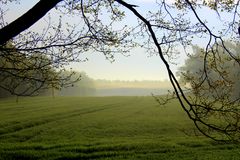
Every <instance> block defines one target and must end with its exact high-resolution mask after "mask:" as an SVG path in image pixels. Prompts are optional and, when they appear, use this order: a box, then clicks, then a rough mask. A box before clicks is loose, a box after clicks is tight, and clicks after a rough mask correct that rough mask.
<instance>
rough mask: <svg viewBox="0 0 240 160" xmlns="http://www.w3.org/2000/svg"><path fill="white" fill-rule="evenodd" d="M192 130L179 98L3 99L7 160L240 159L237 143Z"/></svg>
mask: <svg viewBox="0 0 240 160" xmlns="http://www.w3.org/2000/svg"><path fill="white" fill-rule="evenodd" d="M183 130H184V131H185V132H187V133H188V134H189V135H186V134H185V132H183ZM193 130H194V127H193V125H192V123H191V121H189V120H188V118H187V116H186V114H185V113H184V112H183V111H182V109H181V108H180V107H179V104H178V103H177V102H172V103H170V104H168V106H166V107H163V106H159V105H158V104H157V103H156V102H155V101H154V99H153V98H152V97H98V98H96V97H89V98H88V97H85V98H80V97H56V98H54V99H53V98H49V97H34V98H20V99H19V103H16V102H15V100H14V99H1V100H0V159H4V160H5V159H7V160H11V159H24V160H27V159H34V160H36V159H42V160H45V159H54V160H55V159H57V160H78V159H91V160H92V159H99V160H102V159H105V160H110V159H113V160H120V159H129V160H134V159H142V160H145V159H159V160H165V159H166V160H178V159H179V160H180V159H181V160H182V159H186V160H208V159H209V160H223V159H226V160H237V159H240V146H238V145H237V144H235V145H234V144H217V143H215V142H213V141H211V140H209V139H206V138H205V137H202V136H199V135H198V136H195V135H194V134H193V133H194V131H193Z"/></svg>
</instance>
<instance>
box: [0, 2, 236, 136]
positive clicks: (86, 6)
mask: <svg viewBox="0 0 240 160" xmlns="http://www.w3.org/2000/svg"><path fill="white" fill-rule="evenodd" d="M14 1H15V0H4V1H1V2H0V3H2V5H1V6H3V5H8V4H9V3H14ZM131 3H132V2H128V1H123V0H86V1H84V0H66V1H61V0H52V1H46V0H40V1H39V2H38V3H37V4H36V5H35V6H34V7H33V8H32V9H30V10H29V11H28V12H26V13H25V14H23V15H22V16H20V17H19V18H18V19H16V20H15V21H13V22H12V23H9V24H6V23H5V22H4V11H3V8H1V12H0V13H1V17H2V20H1V23H0V24H1V27H2V28H1V29H0V35H1V36H0V44H1V47H0V50H1V57H2V56H4V55H7V54H12V53H13V52H16V51H17V53H21V54H22V55H25V57H29V56H32V55H33V54H34V53H39V54H40V55H41V56H39V57H43V60H44V59H46V57H47V59H49V60H51V64H49V65H50V66H51V67H52V68H55V69H57V70H58V71H60V70H63V69H64V66H65V65H67V64H69V62H73V61H81V60H79V54H81V53H85V52H87V51H95V52H100V53H103V54H104V56H105V57H106V58H107V59H109V60H111V61H113V59H114V53H123V54H124V53H126V52H128V51H130V50H131V49H132V48H134V47H137V46H138V47H143V48H145V49H146V51H147V52H148V53H150V54H157V55H159V58H160V59H161V61H162V62H163V63H164V64H165V67H166V70H167V72H168V76H169V80H170V82H171V83H172V86H173V89H174V93H173V94H172V95H173V96H175V97H176V98H177V99H178V100H179V103H180V105H181V107H182V108H183V109H184V111H185V112H186V113H187V115H188V117H189V118H190V119H191V120H192V121H193V123H194V124H195V126H196V127H197V129H198V130H199V131H200V132H201V133H202V134H204V135H205V136H207V137H209V138H212V139H214V140H220V141H226V140H230V141H239V139H240V138H239V137H240V111H239V107H238V106H239V101H231V102H228V101H225V98H223V97H224V96H220V97H218V96H217V97H215V96H212V97H208V98H206V96H205V94H202V93H204V92H199V93H198V92H195V94H189V92H185V91H184V87H185V85H181V84H180V83H179V79H178V78H177V76H176V75H175V73H174V72H173V71H172V69H171V65H170V64H171V63H172V62H174V57H176V56H177V55H179V54H185V55H190V53H189V47H191V46H192V45H193V44H195V43H196V42H200V41H202V42H204V43H202V44H201V45H202V48H203V49H202V50H201V54H202V58H203V60H202V61H199V63H203V64H202V66H203V71H201V72H202V73H203V74H202V77H201V79H200V81H199V82H200V83H199V82H198V86H199V85H200V86H203V88H204V86H205V84H207V85H208V86H209V87H210V89H211V90H215V89H216V88H215V86H216V85H217V86H218V85H219V86H220V87H221V86H223V87H224V88H226V87H225V86H227V85H228V84H229V82H228V81H227V79H226V78H227V76H228V74H225V72H224V71H223V70H221V69H219V68H221V67H222V65H221V63H222V62H224V61H222V58H221V57H223V58H224V57H227V59H230V60H229V61H232V62H231V63H229V65H240V59H239V56H238V55H237V54H235V53H234V50H231V49H230V48H229V47H228V46H227V42H226V41H231V43H236V44H237V42H238V41H239V33H238V28H239V16H240V15H239V1H233V0H209V1H206V0H175V1H174V3H170V2H169V1H167V0H157V1H156V6H157V7H158V10H156V11H151V10H150V11H149V12H148V14H147V15H143V14H141V13H140V12H139V11H138V8H139V7H138V6H137V5H135V4H131ZM51 9H55V10H56V12H58V14H59V15H60V16H59V20H58V21H57V23H56V22H52V21H51V17H49V21H48V25H47V27H46V28H44V29H43V30H42V32H34V31H31V30H27V29H28V28H29V27H30V26H32V25H33V24H35V23H36V22H37V21H38V20H39V19H41V18H42V17H43V16H44V15H45V14H46V13H48V12H49V11H50V10H51ZM200 9H208V11H209V10H211V11H214V13H215V14H216V15H217V17H218V18H219V21H218V22H219V23H218V24H214V25H213V26H211V25H210V24H209V23H208V22H206V20H205V19H204V17H202V16H201V14H200V12H199V10H200ZM130 12H131V13H132V14H133V15H134V16H135V17H136V19H137V20H138V24H136V26H130V25H129V24H127V23H126V24H122V22H123V19H124V18H125V17H127V16H128V15H127V14H126V13H130ZM67 15H68V16H69V15H72V16H76V17H77V18H78V20H79V21H78V22H77V23H75V24H74V23H64V24H63V23H62V21H63V19H64V16H67ZM103 15H104V16H103ZM225 15H227V16H225ZM106 17H108V19H107V20H106V19H105V18H106ZM79 24H80V25H79ZM116 26H117V27H116ZM10 40H11V41H12V43H13V44H14V47H15V48H14V51H13V50H12V49H11V48H6V47H5V46H6V43H7V42H8V41H10ZM196 40H197V41H196ZM179 48H181V50H180V49H179ZM179 52H181V53H179ZM220 53H224V56H222V54H220ZM40 59H41V58H40ZM209 72H211V74H213V73H214V74H217V75H218V76H214V80H213V79H212V78H211V77H212V76H209ZM185 74H186V73H185ZM187 74H188V73H187ZM190 80H193V78H192V79H190ZM194 83H195V81H191V87H189V88H188V89H190V90H192V91H196V89H197V88H198V87H196V86H194V85H193V84H194ZM211 87H213V88H211ZM201 91H202V89H201ZM221 93H222V92H221ZM227 93H228V92H227ZM230 96H231V94H230ZM222 98H223V100H222ZM212 99H213V100H212ZM209 101H210V102H211V103H210V102H209ZM213 102H214V103H213ZM223 102H224V103H223ZM219 104H222V105H220V107H219ZM209 110H210V111H209ZM211 111H213V112H211ZM212 113H214V114H212ZM223 114H224V115H227V116H222V115H223ZM213 117H214V118H216V117H224V118H222V119H221V118H220V119H221V120H220V121H214V120H213V119H212V118H213ZM219 123H221V124H223V125H219Z"/></svg>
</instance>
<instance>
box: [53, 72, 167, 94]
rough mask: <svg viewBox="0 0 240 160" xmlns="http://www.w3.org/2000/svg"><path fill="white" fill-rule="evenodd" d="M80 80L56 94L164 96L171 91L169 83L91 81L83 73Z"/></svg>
mask: <svg viewBox="0 0 240 160" xmlns="http://www.w3.org/2000/svg"><path fill="white" fill-rule="evenodd" d="M78 74H80V75H81V80H80V81H78V82H76V83H75V84H74V85H73V86H72V87H68V88H63V89H61V90H59V91H57V92H56V94H57V95H59V96H148V95H151V94H152V93H153V94H158V95H161V94H166V93H167V91H168V90H170V89H171V85H170V82H169V81H167V80H165V81H151V80H144V81H138V80H136V81H125V80H124V81H123V80H105V79H97V80H96V79H92V78H90V77H89V76H88V75H87V74H86V73H85V72H80V73H78Z"/></svg>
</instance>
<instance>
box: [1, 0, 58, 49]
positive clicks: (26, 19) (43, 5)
mask: <svg viewBox="0 0 240 160" xmlns="http://www.w3.org/2000/svg"><path fill="white" fill-rule="evenodd" d="M61 1H62V0H40V1H39V2H38V3H37V4H36V5H35V6H33V7H32V8H31V9H30V10H29V11H27V12H26V13H25V14H23V15H22V16H21V17H19V18H18V19H16V20H15V21H13V22H12V23H10V24H9V25H7V26H5V27H3V28H2V29H0V45H3V44H5V43H6V42H7V41H9V40H10V39H11V38H13V37H15V36H17V35H18V34H19V33H21V32H23V31H24V30H26V29H27V28H29V27H31V26H32V25H33V24H34V23H36V22H37V21H38V20H40V19H41V18H42V17H43V16H44V15H45V14H46V13H47V12H49V11H50V10H51V9H52V8H53V7H54V6H56V5H57V4H58V3H59V2H61Z"/></svg>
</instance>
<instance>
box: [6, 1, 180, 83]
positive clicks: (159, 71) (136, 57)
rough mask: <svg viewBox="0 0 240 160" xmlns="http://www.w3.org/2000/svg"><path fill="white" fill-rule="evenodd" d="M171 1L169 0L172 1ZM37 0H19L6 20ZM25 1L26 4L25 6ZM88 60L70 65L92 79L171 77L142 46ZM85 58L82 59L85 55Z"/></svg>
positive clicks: (144, 4) (145, 5)
mask: <svg viewBox="0 0 240 160" xmlns="http://www.w3.org/2000/svg"><path fill="white" fill-rule="evenodd" d="M170 1H171V0H169V2H170ZM36 2H37V0H20V5H15V6H13V7H12V8H14V9H15V10H13V11H11V9H10V10H9V11H10V12H9V14H8V15H7V18H6V19H7V20H8V21H9V22H10V21H12V20H14V19H15V18H16V17H17V16H19V15H21V14H22V13H24V12H25V11H27V10H28V9H29V8H31V7H32V6H33V5H34V4H35V3H36ZM129 2H130V3H134V4H135V2H136V3H137V4H138V5H139V7H138V8H137V9H140V10H151V9H152V8H154V7H156V5H155V4H154V3H155V0H131V1H129ZM23 4H24V5H23ZM128 19H129V20H130V21H132V22H133V23H134V21H136V19H135V17H134V16H129V17H128ZM84 56H85V57H87V58H88V59H89V61H87V62H83V63H78V64H73V65H72V66H71V67H72V68H73V69H74V70H76V71H84V72H86V73H87V75H89V76H90V77H91V78H94V79H110V80H164V79H168V75H167V73H166V69H165V66H164V65H163V63H162V62H161V60H160V58H159V57H158V56H152V57H149V55H148V54H146V53H145V52H144V50H143V49H140V48H138V49H135V50H133V51H131V53H130V56H129V57H124V56H123V55H121V54H118V55H115V62H114V63H110V62H109V61H107V60H106V59H105V57H104V55H101V54H99V53H98V54H94V55H92V54H88V53H87V54H85V55H84ZM85 57H82V58H85ZM177 61H178V62H179V65H178V66H173V70H174V71H176V70H177V68H178V67H180V66H181V65H182V64H183V62H184V59H183V58H182V57H179V58H178V60H177Z"/></svg>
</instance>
